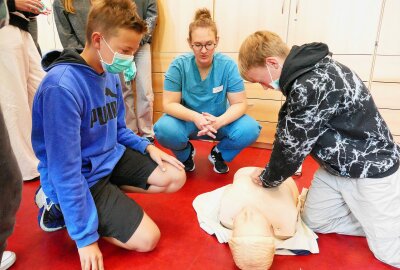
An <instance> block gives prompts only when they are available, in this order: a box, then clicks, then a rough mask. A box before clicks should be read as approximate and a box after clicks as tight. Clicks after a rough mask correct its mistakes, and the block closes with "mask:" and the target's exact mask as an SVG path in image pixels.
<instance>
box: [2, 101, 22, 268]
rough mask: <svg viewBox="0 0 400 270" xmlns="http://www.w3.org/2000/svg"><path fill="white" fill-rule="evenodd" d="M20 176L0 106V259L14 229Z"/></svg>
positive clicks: (18, 199) (20, 186)
mask: <svg viewBox="0 0 400 270" xmlns="http://www.w3.org/2000/svg"><path fill="white" fill-rule="evenodd" d="M21 192H22V176H21V172H20V170H19V167H18V164H17V160H16V159H15V156H14V153H13V151H12V149H11V144H10V140H9V138H8V132H7V128H6V125H5V123H4V118H3V113H2V111H1V108H0V260H1V257H2V255H3V251H4V249H5V247H6V241H7V238H8V237H9V236H10V235H11V233H12V231H13V229H14V223H15V215H16V213H17V210H18V207H19V204H20V202H21Z"/></svg>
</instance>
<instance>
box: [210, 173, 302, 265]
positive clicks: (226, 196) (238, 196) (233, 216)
mask: <svg viewBox="0 0 400 270" xmlns="http://www.w3.org/2000/svg"><path fill="white" fill-rule="evenodd" d="M254 169H255V168H254V167H246V168H242V169H240V170H238V171H237V172H236V174H235V176H234V180H233V183H232V185H229V186H228V187H227V188H226V189H225V191H224V193H223V195H222V199H221V204H220V209H219V214H218V216H219V220H220V222H221V224H222V225H223V226H225V227H226V228H228V229H232V230H233V234H232V238H231V239H230V240H229V247H230V248H231V252H232V255H233V258H234V261H235V263H236V265H237V266H238V267H239V268H240V269H246V270H247V269H252V270H258V269H260V270H261V269H263V270H264V269H268V268H269V267H270V266H271V264H272V261H273V257H274V252H275V246H274V238H277V239H288V238H290V237H292V236H293V235H294V234H295V232H296V224H297V219H298V208H297V199H298V195H299V194H298V190H297V186H296V184H295V183H294V181H293V179H292V178H288V179H287V180H285V182H283V183H282V184H281V185H280V186H279V187H276V188H269V189H267V188H263V187H261V186H259V185H257V184H255V183H253V182H252V180H251V178H250V174H251V173H252V172H253V171H254Z"/></svg>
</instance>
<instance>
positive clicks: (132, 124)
mask: <svg viewBox="0 0 400 270" xmlns="http://www.w3.org/2000/svg"><path fill="white" fill-rule="evenodd" d="M118 75H119V80H120V81H121V89H122V96H123V98H124V105H125V122H126V127H127V128H129V129H131V130H132V131H133V132H134V133H136V134H137V133H138V132H139V130H138V127H137V123H136V122H137V121H136V113H135V106H134V104H135V98H134V96H133V89H132V87H133V85H132V83H133V81H131V82H126V81H125V79H124V74H123V73H119V74H118Z"/></svg>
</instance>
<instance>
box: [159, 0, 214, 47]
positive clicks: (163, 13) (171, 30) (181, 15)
mask: <svg viewBox="0 0 400 270" xmlns="http://www.w3.org/2000/svg"><path fill="white" fill-rule="evenodd" d="M157 4H158V16H159V17H158V24H157V27H156V29H155V31H154V39H153V42H152V45H153V51H156V52H188V51H190V47H189V45H188V43H187V38H188V34H189V24H190V23H191V22H192V21H193V19H194V15H195V12H196V10H197V9H199V8H208V9H209V10H210V12H211V14H213V0H196V1H187V0H158V1H157Z"/></svg>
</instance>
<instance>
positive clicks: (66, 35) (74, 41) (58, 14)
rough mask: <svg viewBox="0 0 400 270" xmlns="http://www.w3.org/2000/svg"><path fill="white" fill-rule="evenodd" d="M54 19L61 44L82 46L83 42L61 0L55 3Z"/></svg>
mask: <svg viewBox="0 0 400 270" xmlns="http://www.w3.org/2000/svg"><path fill="white" fill-rule="evenodd" d="M53 10H54V20H55V22H56V26H57V31H58V35H59V37H60V41H61V44H62V45H63V47H64V48H81V47H82V44H81V43H80V42H79V40H78V38H77V36H76V34H75V31H74V29H73V28H72V27H71V24H70V22H69V19H68V14H67V12H66V11H65V9H64V7H63V5H62V3H61V2H60V1H55V2H54V4H53Z"/></svg>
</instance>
